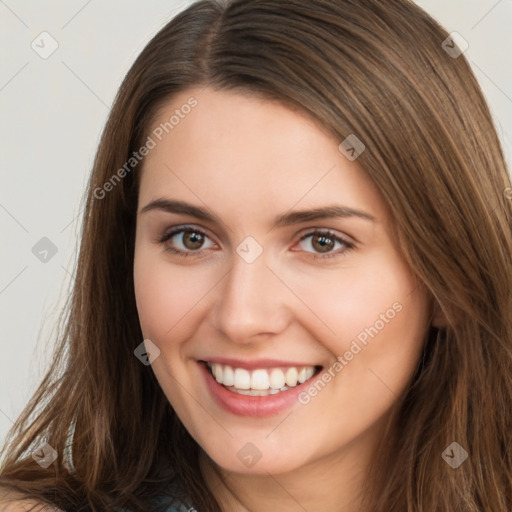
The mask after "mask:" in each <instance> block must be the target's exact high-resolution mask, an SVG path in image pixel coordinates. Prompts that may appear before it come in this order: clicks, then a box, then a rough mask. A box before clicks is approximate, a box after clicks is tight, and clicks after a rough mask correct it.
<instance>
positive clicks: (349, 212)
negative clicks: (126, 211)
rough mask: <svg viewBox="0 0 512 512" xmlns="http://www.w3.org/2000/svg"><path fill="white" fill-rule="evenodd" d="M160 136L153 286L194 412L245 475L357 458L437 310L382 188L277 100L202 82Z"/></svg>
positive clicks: (145, 265) (157, 313)
mask: <svg viewBox="0 0 512 512" xmlns="http://www.w3.org/2000/svg"><path fill="white" fill-rule="evenodd" d="M166 123H167V124H166ZM151 129H152V130H153V131H152V132H151V133H150V138H151V141H152V142H151V141H150V140H149V139H148V143H147V146H148V148H149V151H148V154H147V156H146V157H145V159H144V164H143V165H144V169H143V172H142V176H141V184H140V194H139V205H138V213H137V235H136V247H135V263H134V276H135V292H136V299H137V307H138V312H139V317H140V323H141V327H142V331H143V334H144V338H145V339H149V340H151V342H152V343H154V344H155V345H156V346H157V347H158V348H159V350H160V355H159V356H158V357H157V358H156V359H155V360H154V361H153V363H152V369H153V371H154V372H155V375H156V377H157V379H158V381H159V383H160V385H161V387H162V389H163V391H164V393H165V395H166V396H167V398H168V399H169V401H170V402H171V404H172V406H173V407H174V409H175V411H176V413H177V414H178V416H179V417H180V419H181V421H182V422H183V424H184V425H185V427H186V428H187V430H188V431H189V432H190V433H191V435H192V436H193V437H194V438H195V439H196V440H197V442H198V443H199V444H200V445H201V446H202V447H203V449H204V450H205V451H206V452H207V453H208V455H209V456H210V457H211V458H212V459H213V460H214V461H215V462H216V463H217V464H218V465H219V466H221V467H222V468H225V469H227V470H229V471H235V472H238V473H255V474H265V473H267V472H268V473H272V474H277V473H282V472H286V471H291V470H295V469H298V468H300V467H304V466H306V465H308V464H313V463H318V462H320V461H330V462H334V461H336V460H337V458H338V457H339V458H341V457H344V456H345V457H346V456H347V454H348V453H349V452H351V453H353V457H354V459H353V460H354V461H355V462H356V461H357V460H358V459H357V457H361V454H362V451H364V450H371V449H373V448H374V447H375V446H376V445H377V444H378V443H379V442H380V436H382V432H383V430H382V429H383V428H384V425H385V422H386V418H388V417H389V412H390V410H391V407H392V405H393V404H394V403H395V402H396V400H397V398H398V395H399V394H400V393H401V392H402V391H403V390H404V389H405V388H406V386H407V385H408V383H409V382H410V379H411V377H412V374H413V372H414V370H415V367H416V364H417V361H418V358H419V356H420V351H421V348H422V344H423V341H424V337H425V334H426V330H427V328H428V323H429V313H430V302H429V300H428V298H427V295H426V293H425V292H424V289H423V287H421V286H420V285H419V283H418V282H417V281H416V280H415V279H414V277H413V275H412V274H411V272H410V270H409V268H408V267H407V265H406V264H405V262H404V260H403V259H402V257H401V256H400V254H399V252H398V250H397V246H396V244H395V242H394V241H393V240H392V238H391V234H390V229H389V228H390V225H389V222H390V218H389V212H388V210H387V208H386V205H385V203H384V200H383V198H382V197H381V195H380V193H379V191H378V190H377V189H376V187H375V185H374V184H373V183H372V181H371V180H370V179H369V177H368V176H367V175H366V174H365V172H364V171H363V169H362V167H361V166H360V165H359V163H358V161H357V160H354V161H351V160H349V159H348V158H347V157H346V156H345V155H346V154H347V153H346V152H345V153H342V152H341V151H340V150H339V148H338V146H339V144H340V143H341V140H337V139H336V138H334V137H333V136H332V135H330V134H329V133H328V132H326V131H324V130H323V129H322V128H321V127H320V126H319V125H318V124H317V123H315V122H314V121H312V120H311V119H310V118H309V117H307V116H305V115H304V114H301V113H298V112H295V111H292V110H290V109H288V108H287V107H284V106H283V105H281V104H278V103H276V102H270V101H264V100H262V99H256V98H254V97H250V96H247V95H241V94H238V93H233V92H225V91H224V92H215V91H213V90H211V89H204V90H200V89H190V90H188V91H185V92H183V93H181V94H180V95H178V96H175V97H174V98H173V100H172V101H171V102H169V103H168V104H167V105H166V106H165V107H164V108H162V109H161V111H160V113H159V115H158V116H157V118H156V120H155V122H154V125H153V126H152V127H151ZM347 135H348V134H347ZM363 142H364V141H363ZM366 151H372V148H371V147H367V148H366ZM351 153H352V152H349V153H348V154H349V155H350V156H352V155H351ZM185 205H186V208H185ZM328 207H329V208H330V209H329V210H327V211H326V212H324V213H321V211H322V210H323V209H326V208H328ZM299 212H300V213H299ZM306 212H310V213H306ZM173 230H174V231H175V232H174V233H173ZM180 230H181V231H180ZM141 341H142V340H141ZM210 366H211V368H210ZM212 372H213V373H214V374H215V375H216V377H214V376H213V375H212ZM312 374H313V375H312ZM304 379H307V380H306V381H305V382H303V381H304ZM255 388H256V391H251V390H254V389H255ZM253 395H258V396H253Z"/></svg>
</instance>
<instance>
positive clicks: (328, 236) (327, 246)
mask: <svg viewBox="0 0 512 512" xmlns="http://www.w3.org/2000/svg"><path fill="white" fill-rule="evenodd" d="M307 238H310V239H311V241H310V243H309V244H306V245H309V246H310V247H311V248H312V249H313V258H329V257H333V256H341V255H342V254H345V253H346V252H348V251H349V250H351V249H353V248H354V247H355V245H354V244H353V243H351V242H348V241H347V240H344V239H343V238H341V237H339V236H337V235H335V234H334V233H332V232H331V231H313V232H312V233H308V234H307V235H304V236H303V237H302V238H301V239H300V240H301V242H303V241H304V240H306V239H307ZM336 244H340V245H341V249H340V250H338V251H333V249H334V248H335V246H336ZM306 252H310V251H306ZM314 253H317V254H318V256H317V255H315V254H314Z"/></svg>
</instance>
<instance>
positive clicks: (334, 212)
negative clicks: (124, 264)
mask: <svg viewBox="0 0 512 512" xmlns="http://www.w3.org/2000/svg"><path fill="white" fill-rule="evenodd" d="M153 210H159V211H164V212H167V213H178V214H179V213H181V214H184V215H190V216H192V217H196V218H197V219H201V220H204V221H208V222H212V223H218V224H223V222H222V221H221V219H220V218H219V217H217V216H216V215H214V214H212V213H210V212H209V211H208V210H207V209H206V208H202V207H200V206H195V205H192V204H189V203H186V202H184V201H177V200H172V199H165V198H160V199H155V200H154V201H151V202H150V203H148V204H147V205H146V206H144V208H142V209H141V210H140V214H143V213H146V212H149V211H153ZM351 217H357V218H360V219H364V220H368V221H371V222H377V219H376V218H375V217H374V216H373V215H370V214H369V213H366V212H363V211H361V210H356V209H354V208H349V207H347V206H342V205H337V204H333V205H328V206H323V207H320V208H313V209H311V210H300V211H292V212H286V213H283V214H281V215H278V216H277V217H276V218H275V219H274V224H273V226H272V229H274V228H277V227H284V226H291V225H294V224H301V223H303V222H310V221H313V220H323V219H334V218H343V219H346V218H351Z"/></svg>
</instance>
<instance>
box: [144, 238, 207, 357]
mask: <svg viewBox="0 0 512 512" xmlns="http://www.w3.org/2000/svg"><path fill="white" fill-rule="evenodd" d="M141 245H142V244H141ZM210 281H211V279H210V278H209V274H208V273H207V272H203V271H198V270H197V268H195V269H194V266H190V267H186V266H181V267H178V266H177V265H173V264H171V263H170V262H169V261H167V260H166V259H165V255H162V253H161V252H160V251H155V250H154V249H152V250H151V249H146V248H145V247H142V246H141V247H137V246H136V251H135V260H134V284H135V298H136V303H137V310H138V313H139V321H140V324H141V328H142V332H143V334H144V336H145V337H146V338H149V339H151V340H152V341H154V342H155V343H156V344H157V345H158V344H161V345H163V344H164V342H165V341H168V340H171V339H173V338H175V339H186V338H187V337H189V336H191V334H192V331H191V329H192V327H193V325H194V322H195V321H197V315H198V314H199V312H200V304H201V298H202V297H204V296H205V295H206V294H207V292H208V290H209V289H210V288H211V287H212V286H213V284H214V282H213V281H212V282H211V283H210ZM189 331H190V332H189ZM160 348H161V349H162V346H161V347H160Z"/></svg>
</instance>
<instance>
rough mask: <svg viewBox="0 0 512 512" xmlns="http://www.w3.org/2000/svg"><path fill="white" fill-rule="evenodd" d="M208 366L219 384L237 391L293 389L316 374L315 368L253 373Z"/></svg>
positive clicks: (216, 365) (222, 365)
mask: <svg viewBox="0 0 512 512" xmlns="http://www.w3.org/2000/svg"><path fill="white" fill-rule="evenodd" d="M208 366H209V367H210V370H211V372H212V374H213V376H214V377H215V380H216V381H217V382H218V383H219V384H222V385H224V386H234V387H235V388H237V389H257V390H266V389H282V388H283V387H284V386H285V385H286V386H288V387H289V388H292V387H294V386H297V384H302V383H303V382H306V381H307V380H308V379H310V378H311V377H313V375H314V373H315V367H314V366H304V367H301V368H297V367H294V366H290V367H287V368H284V369H281V368H264V369H263V368H262V369H258V370H252V371H249V370H246V369H245V368H232V367H231V366H228V365H224V364H218V363H208Z"/></svg>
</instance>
